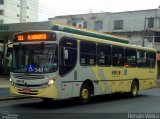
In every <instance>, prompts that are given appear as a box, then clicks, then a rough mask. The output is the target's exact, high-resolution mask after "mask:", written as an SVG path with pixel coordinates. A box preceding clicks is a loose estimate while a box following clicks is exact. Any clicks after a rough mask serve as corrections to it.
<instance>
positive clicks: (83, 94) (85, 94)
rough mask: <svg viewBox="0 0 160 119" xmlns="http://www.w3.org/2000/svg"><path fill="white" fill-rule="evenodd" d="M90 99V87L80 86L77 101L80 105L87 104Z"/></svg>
mask: <svg viewBox="0 0 160 119" xmlns="http://www.w3.org/2000/svg"><path fill="white" fill-rule="evenodd" d="M90 98H91V90H90V87H89V86H88V85H87V84H86V83H85V84H83V85H82V87H81V90H80V97H79V101H80V103H81V104H87V103H88V102H89V101H90Z"/></svg>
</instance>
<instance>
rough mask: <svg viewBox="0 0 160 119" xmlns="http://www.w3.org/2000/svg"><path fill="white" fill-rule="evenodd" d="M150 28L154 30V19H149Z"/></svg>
mask: <svg viewBox="0 0 160 119" xmlns="http://www.w3.org/2000/svg"><path fill="white" fill-rule="evenodd" d="M148 28H154V18H148Z"/></svg>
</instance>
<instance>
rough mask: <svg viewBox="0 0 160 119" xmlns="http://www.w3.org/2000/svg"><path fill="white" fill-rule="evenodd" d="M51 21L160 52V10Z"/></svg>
mask: <svg viewBox="0 0 160 119" xmlns="http://www.w3.org/2000/svg"><path fill="white" fill-rule="evenodd" d="M49 20H50V21H57V22H60V23H63V24H68V25H73V26H76V27H83V28H88V29H93V30H97V31H100V32H106V33H111V34H116V35H120V36H123V37H126V38H127V39H129V42H130V43H131V44H135V45H144V46H147V47H153V46H154V47H156V48H157V49H158V50H159V51H160V44H159V43H160V10H159V9H149V10H138V11H126V12H116V13H110V12H102V13H89V14H79V15H66V16H56V17H54V18H50V19H49ZM153 43H154V44H153Z"/></svg>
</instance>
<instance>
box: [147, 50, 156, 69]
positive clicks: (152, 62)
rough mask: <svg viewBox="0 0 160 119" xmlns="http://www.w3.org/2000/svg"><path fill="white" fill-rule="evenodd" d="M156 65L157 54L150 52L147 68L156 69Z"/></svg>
mask: <svg viewBox="0 0 160 119" xmlns="http://www.w3.org/2000/svg"><path fill="white" fill-rule="evenodd" d="M155 65H156V53H155V52H148V53H147V66H148V68H155Z"/></svg>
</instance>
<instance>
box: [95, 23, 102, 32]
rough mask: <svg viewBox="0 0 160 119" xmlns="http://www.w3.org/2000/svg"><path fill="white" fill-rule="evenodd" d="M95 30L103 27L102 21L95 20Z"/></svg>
mask: <svg viewBox="0 0 160 119" xmlns="http://www.w3.org/2000/svg"><path fill="white" fill-rule="evenodd" d="M94 29H95V30H102V29H103V21H95V28H94Z"/></svg>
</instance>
